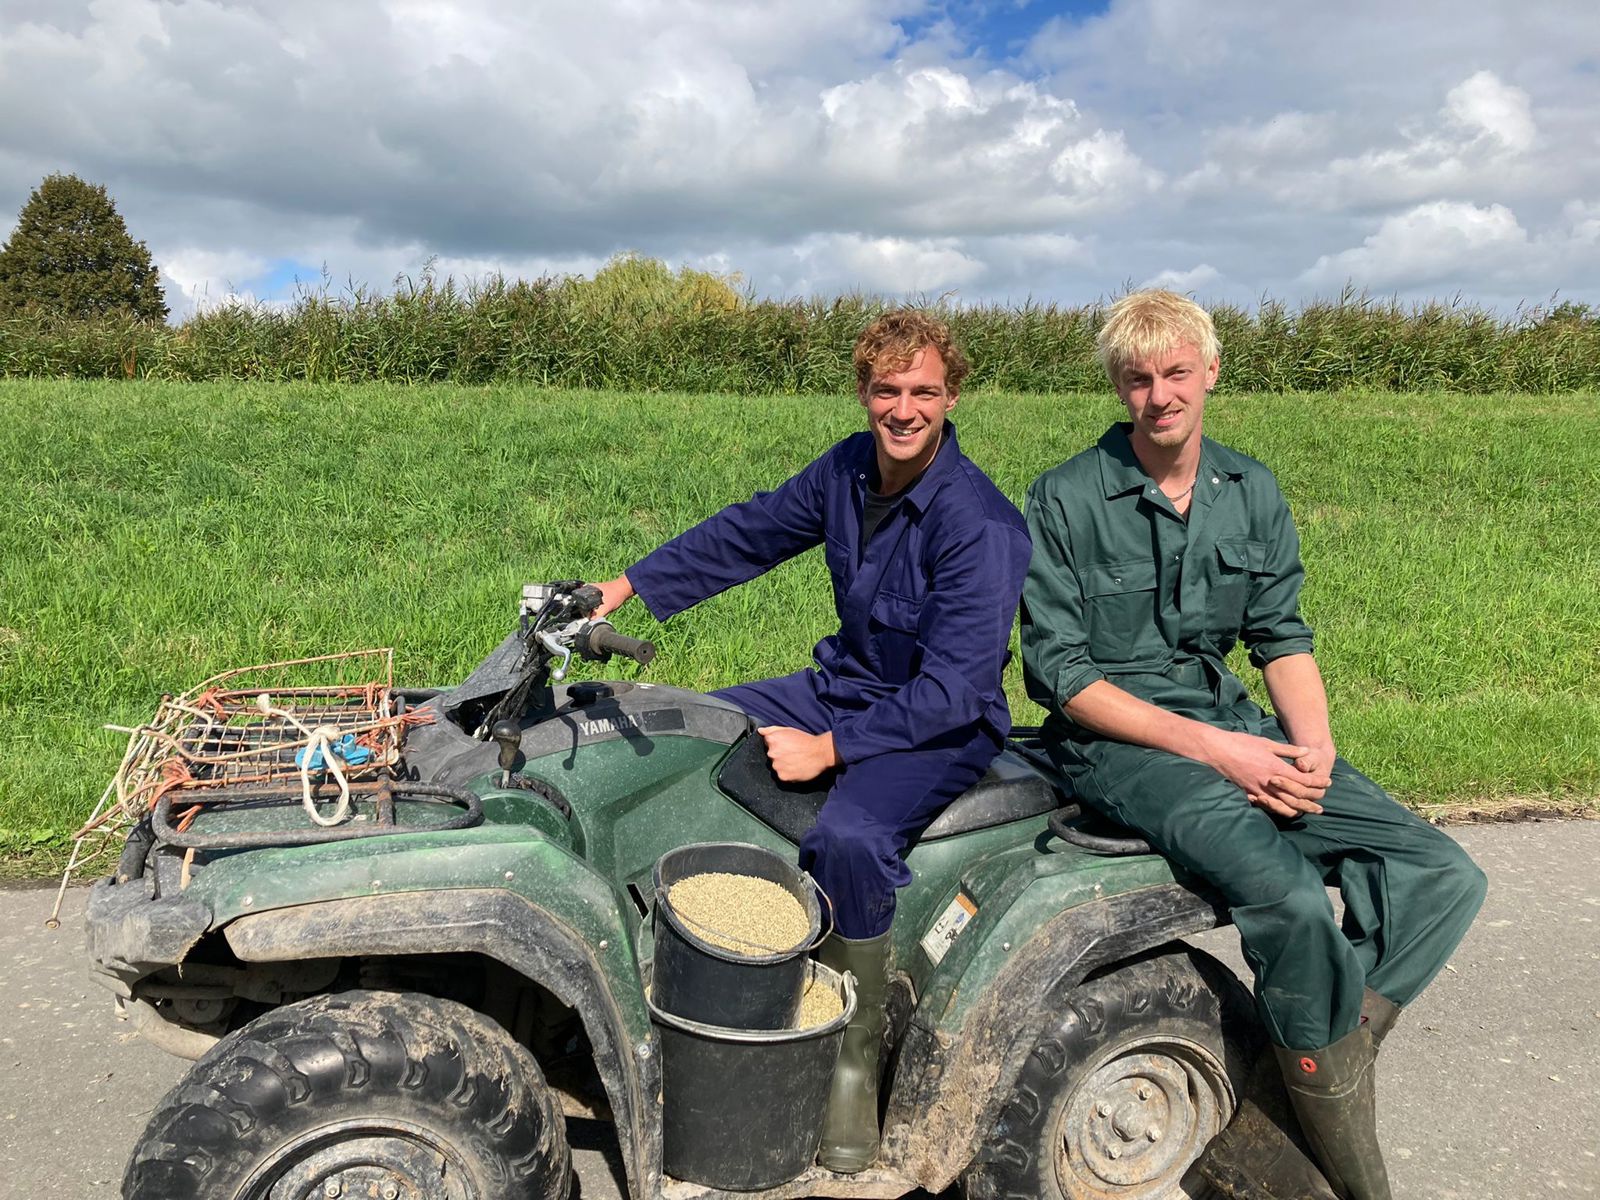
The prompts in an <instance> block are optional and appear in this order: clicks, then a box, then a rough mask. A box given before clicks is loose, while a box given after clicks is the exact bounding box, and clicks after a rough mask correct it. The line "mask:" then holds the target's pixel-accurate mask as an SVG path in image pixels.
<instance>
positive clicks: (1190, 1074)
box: [962, 946, 1260, 1200]
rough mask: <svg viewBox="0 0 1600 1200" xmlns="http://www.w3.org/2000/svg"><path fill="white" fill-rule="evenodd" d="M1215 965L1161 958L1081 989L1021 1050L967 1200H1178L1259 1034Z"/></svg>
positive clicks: (1197, 1187)
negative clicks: (1017, 1071) (1025, 1052)
mask: <svg viewBox="0 0 1600 1200" xmlns="http://www.w3.org/2000/svg"><path fill="white" fill-rule="evenodd" d="M1253 1012H1254V1010H1253V1005H1252V1003H1251V1000H1250V996H1249V993H1248V992H1246V991H1245V989H1244V988H1243V986H1241V985H1240V983H1239V981H1238V980H1237V979H1236V978H1235V977H1234V975H1233V973H1232V972H1231V971H1229V970H1228V969H1227V968H1226V967H1224V966H1223V965H1222V964H1221V963H1219V962H1217V961H1216V960H1215V959H1213V958H1211V957H1210V956H1209V955H1207V954H1203V953H1201V952H1200V951H1198V950H1192V949H1189V948H1187V947H1182V946H1165V947H1162V948H1161V949H1159V950H1157V951H1154V952H1152V953H1151V954H1149V955H1147V956H1145V957H1143V958H1139V959H1136V960H1134V961H1132V962H1128V963H1124V964H1120V965H1118V966H1117V967H1116V968H1115V969H1114V970H1111V971H1108V972H1106V973H1104V974H1101V975H1098V976H1095V977H1093V978H1091V979H1088V980H1086V981H1085V982H1084V983H1082V984H1081V985H1079V986H1078V988H1077V989H1076V990H1074V991H1073V992H1072V993H1071V995H1070V996H1069V997H1068V1002H1067V1005H1066V1007H1065V1009H1064V1010H1063V1011H1062V1012H1061V1013H1060V1015H1059V1016H1057V1017H1056V1018H1055V1019H1054V1020H1053V1021H1052V1022H1051V1023H1050V1025H1049V1026H1047V1027H1046V1029H1045V1031H1044V1033H1043V1034H1041V1035H1040V1037H1039V1040H1038V1042H1037V1043H1036V1044H1035V1045H1034V1048H1033V1053H1031V1054H1030V1055H1029V1056H1028V1060H1027V1062H1026V1063H1025V1064H1024V1066H1023V1068H1022V1074H1021V1075H1020V1076H1019V1077H1018V1079H1017V1082H1016V1085H1015V1087H1014V1088H1013V1089H1012V1092H1011V1095H1010V1096H1009V1097H1008V1098H1007V1100H1006V1101H1005V1103H1004V1104H1003V1105H1002V1107H1001V1109H1000V1115H999V1117H998V1118H997V1119H996V1122H995V1127H994V1129H993V1131H992V1132H991V1133H990V1134H989V1136H988V1137H987V1138H985V1139H984V1143H983V1146H982V1147H981V1148H980V1150H979V1152H978V1155H977V1157H976V1158H975V1159H974V1160H973V1162H972V1164H971V1166H969V1167H968V1168H967V1171H966V1173H965V1174H964V1175H963V1177H962V1188H963V1190H964V1192H965V1194H966V1196H967V1197H968V1200H1002V1198H1004V1197H1013V1196H1026V1197H1038V1198H1040V1200H1090V1198H1091V1197H1092V1198H1094V1200H1104V1197H1106V1196H1113V1195H1114V1196H1116V1197H1117V1198H1118V1200H1183V1198H1188V1197H1198V1196H1205V1195H1210V1194H1211V1193H1210V1191H1209V1189H1208V1188H1207V1186H1206V1185H1205V1184H1204V1183H1203V1182H1202V1181H1200V1180H1198V1178H1195V1179H1189V1178H1186V1176H1188V1175H1190V1174H1191V1172H1190V1170H1189V1168H1190V1166H1191V1164H1192V1163H1193V1162H1194V1160H1195V1159H1196V1158H1198V1157H1199V1156H1200V1152H1201V1151H1202V1150H1204V1149H1205V1147H1206V1144H1207V1143H1208V1142H1209V1141H1210V1140H1211V1139H1212V1138H1213V1137H1215V1136H1216V1135H1217V1133H1219V1132H1220V1131H1221V1130H1222V1128H1223V1126H1224V1125H1226V1124H1227V1123H1228V1120H1229V1118H1230V1117H1231V1116H1232V1115H1233V1109H1234V1104H1235V1097H1236V1095H1237V1094H1238V1092H1239V1091H1240V1090H1242V1089H1243V1086H1244V1080H1245V1079H1246V1077H1247V1075H1248V1072H1249V1068H1250V1063H1251V1061H1252V1057H1253V1054H1254V1052H1255V1047H1256V1046H1257V1045H1258V1044H1259V1037H1260V1034H1259V1029H1258V1026H1257V1025H1256V1023H1255V1018H1254V1015H1253Z"/></svg>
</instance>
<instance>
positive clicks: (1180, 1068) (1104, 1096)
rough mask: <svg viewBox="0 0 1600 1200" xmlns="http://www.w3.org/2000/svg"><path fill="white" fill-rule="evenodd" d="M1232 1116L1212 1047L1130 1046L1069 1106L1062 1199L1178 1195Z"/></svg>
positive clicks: (1059, 1162)
mask: <svg viewBox="0 0 1600 1200" xmlns="http://www.w3.org/2000/svg"><path fill="white" fill-rule="evenodd" d="M1231 1113H1232V1092H1231V1091H1230V1089H1229V1085H1228V1077H1227V1071H1226V1069H1225V1068H1224V1066H1223V1064H1222V1063H1221V1062H1219V1061H1218V1060H1217V1058H1216V1057H1215V1056H1214V1055H1213V1054H1212V1053H1211V1052H1210V1051H1209V1050H1207V1049H1206V1048H1205V1047H1203V1046H1200V1045H1197V1044H1195V1043H1193V1042H1189V1041H1184V1040H1176V1039H1173V1040H1166V1041H1159V1042H1158V1041H1147V1042H1142V1043H1139V1044H1137V1045H1134V1046H1131V1047H1130V1046H1124V1047H1122V1048H1121V1049H1120V1050H1119V1051H1118V1052H1117V1053H1116V1054H1114V1055H1113V1056H1111V1057H1109V1058H1107V1059H1105V1060H1103V1061H1102V1062H1101V1063H1100V1065H1099V1066H1097V1067H1096V1068H1095V1070H1094V1071H1093V1072H1092V1073H1091V1074H1090V1075H1089V1077H1088V1078H1087V1079H1086V1080H1084V1082H1083V1083H1082V1084H1081V1085H1079V1087H1078V1088H1077V1089H1075V1090H1074V1091H1073V1093H1072V1095H1071V1096H1070V1097H1068V1100H1067V1103H1066V1104H1065V1105H1063V1106H1062V1112H1061V1118H1060V1127H1059V1133H1060V1136H1059V1137H1058V1138H1057V1139H1056V1178H1057V1181H1058V1182H1059V1184H1060V1186H1061V1191H1062V1194H1063V1195H1064V1196H1066V1197H1068V1198H1069V1200H1091V1198H1099V1197H1104V1196H1106V1195H1107V1194H1108V1193H1114V1194H1117V1195H1119V1196H1125V1195H1128V1194H1129V1192H1128V1190H1129V1189H1139V1190H1138V1191H1137V1193H1136V1194H1137V1195H1138V1196H1139V1197H1140V1198H1141V1200H1144V1198H1146V1197H1148V1198H1149V1200H1157V1198H1158V1197H1165V1196H1169V1195H1171V1196H1176V1195H1177V1194H1178V1192H1177V1187H1178V1182H1179V1180H1180V1179H1182V1177H1183V1173H1184V1171H1185V1170H1186V1169H1187V1168H1188V1166H1189V1164H1190V1163H1191V1162H1193V1161H1194V1159H1195V1158H1196V1157H1197V1156H1198V1155H1199V1153H1200V1151H1201V1150H1202V1149H1204V1147H1205V1144H1206V1143H1207V1142H1208V1141H1210V1140H1211V1138H1212V1137H1214V1136H1215V1135H1216V1134H1217V1133H1218V1132H1219V1131H1220V1130H1221V1129H1222V1126H1223V1124H1224V1123H1225V1122H1226V1120H1227V1118H1228V1117H1229V1116H1230V1115H1231Z"/></svg>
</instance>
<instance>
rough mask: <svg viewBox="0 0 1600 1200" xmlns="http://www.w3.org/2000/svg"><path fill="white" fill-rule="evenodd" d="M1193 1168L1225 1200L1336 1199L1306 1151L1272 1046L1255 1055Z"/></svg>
mask: <svg viewBox="0 0 1600 1200" xmlns="http://www.w3.org/2000/svg"><path fill="white" fill-rule="evenodd" d="M1195 1170H1196V1171H1197V1172H1198V1173H1199V1174H1200V1177H1201V1178H1203V1179H1204V1180H1205V1181H1206V1182H1207V1183H1209V1184H1210V1185H1211V1186H1212V1188H1213V1189H1214V1190H1215V1191H1216V1192H1217V1193H1218V1195H1221V1196H1224V1197H1227V1200H1337V1197H1335V1195H1334V1193H1333V1189H1332V1188H1331V1187H1329V1186H1328V1181H1327V1180H1326V1179H1324V1178H1323V1175H1322V1172H1321V1171H1320V1170H1318V1169H1317V1164H1316V1163H1314V1162H1312V1161H1311V1158H1310V1156H1309V1155H1308V1154H1307V1152H1306V1149H1305V1145H1304V1142H1303V1140H1302V1138H1301V1135H1300V1130H1299V1126H1298V1124H1297V1123H1296V1122H1295V1119H1294V1114H1293V1113H1291V1112H1290V1111H1289V1096H1288V1093H1287V1092H1286V1091H1285V1090H1284V1086H1283V1080H1282V1078H1281V1077H1280V1076H1279V1074H1278V1064H1277V1061H1276V1059H1275V1057H1274V1055H1273V1054H1272V1052H1271V1050H1263V1051H1262V1052H1261V1056H1260V1057H1259V1058H1258V1059H1256V1063H1255V1066H1254V1067H1253V1068H1251V1071H1250V1078H1249V1079H1248V1080H1246V1082H1245V1086H1244V1091H1243V1095H1241V1096H1240V1098H1239V1107H1238V1109H1237V1110H1235V1112H1234V1114H1233V1119H1232V1120H1230V1121H1229V1122H1228V1126H1227V1128H1226V1129H1224V1130H1223V1131H1222V1132H1221V1133H1219V1134H1218V1135H1217V1136H1216V1137H1214V1138H1212V1139H1211V1144H1210V1145H1208V1146H1207V1147H1206V1148H1205V1151H1204V1153H1202V1154H1201V1155H1200V1158H1199V1160H1198V1161H1196V1163H1195Z"/></svg>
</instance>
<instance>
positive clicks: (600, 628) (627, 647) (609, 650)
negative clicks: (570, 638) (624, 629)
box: [585, 621, 656, 667]
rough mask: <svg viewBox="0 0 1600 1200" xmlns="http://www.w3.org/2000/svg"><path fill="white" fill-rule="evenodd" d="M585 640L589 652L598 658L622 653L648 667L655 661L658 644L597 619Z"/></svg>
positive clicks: (590, 627) (625, 656)
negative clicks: (632, 635)
mask: <svg viewBox="0 0 1600 1200" xmlns="http://www.w3.org/2000/svg"><path fill="white" fill-rule="evenodd" d="M585 640H586V641H587V642H588V646H589V653H590V654H592V655H594V656H595V657H596V658H605V657H606V656H607V655H610V654H620V655H622V656H623V657H624V658H631V659H633V661H634V662H636V663H638V664H639V665H640V666H641V667H648V666H649V665H650V664H651V663H652V662H654V661H655V657H656V644H655V643H654V642H645V641H640V640H639V639H638V638H631V637H628V636H627V635H626V634H621V633H618V632H617V631H616V630H615V629H613V628H611V624H610V622H608V621H596V622H594V623H593V624H592V625H590V626H589V629H588V632H587V635H586V638H585Z"/></svg>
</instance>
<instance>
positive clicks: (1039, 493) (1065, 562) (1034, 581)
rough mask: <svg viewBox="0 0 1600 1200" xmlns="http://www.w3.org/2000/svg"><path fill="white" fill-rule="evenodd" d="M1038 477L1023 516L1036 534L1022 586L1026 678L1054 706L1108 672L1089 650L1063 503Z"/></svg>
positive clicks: (1033, 692)
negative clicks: (1099, 664) (1052, 495)
mask: <svg viewBox="0 0 1600 1200" xmlns="http://www.w3.org/2000/svg"><path fill="white" fill-rule="evenodd" d="M1043 482H1044V481H1043V480H1039V481H1036V482H1035V484H1034V486H1033V487H1032V488H1030V489H1029V490H1028V499H1027V504H1026V507H1025V508H1024V509H1023V517H1024V518H1025V519H1026V521H1027V523H1028V535H1029V537H1031V538H1032V539H1033V560H1032V562H1031V563H1030V564H1029V566H1028V578H1027V582H1026V583H1025V584H1023V588H1022V677H1023V682H1024V684H1025V685H1026V687H1027V690H1028V696H1029V698H1030V699H1032V700H1033V701H1034V703H1036V704H1038V705H1040V706H1042V707H1044V708H1047V709H1051V710H1059V709H1061V708H1063V707H1064V706H1065V705H1066V703H1067V701H1069V700H1071V699H1072V697H1074V696H1076V695H1077V694H1078V693H1079V692H1081V691H1082V690H1083V689H1084V688H1086V687H1088V686H1089V685H1090V684H1091V683H1094V682H1095V681H1096V680H1100V679H1104V678H1105V677H1106V676H1105V673H1104V672H1103V671H1101V670H1100V668H1099V667H1097V666H1096V665H1095V662H1094V659H1093V658H1092V657H1090V654H1089V629H1088V622H1087V614H1086V613H1085V611H1084V603H1083V588H1082V586H1081V585H1080V584H1079V582H1078V570H1077V564H1076V563H1075V562H1074V561H1073V555H1072V540H1071V537H1070V536H1069V532H1068V529H1067V522H1066V516H1065V514H1064V513H1063V512H1062V511H1061V508H1060V505H1059V504H1058V503H1057V502H1056V501H1055V500H1054V499H1053V498H1052V497H1051V496H1050V495H1049V493H1048V490H1047V489H1045V488H1043V487H1041V486H1040V484H1041V483H1043Z"/></svg>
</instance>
